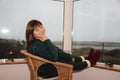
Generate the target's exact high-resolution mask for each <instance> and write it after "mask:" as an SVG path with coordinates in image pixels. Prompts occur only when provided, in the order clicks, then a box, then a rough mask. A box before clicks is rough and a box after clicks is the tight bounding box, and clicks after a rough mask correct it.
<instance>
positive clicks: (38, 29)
mask: <svg viewBox="0 0 120 80" xmlns="http://www.w3.org/2000/svg"><path fill="white" fill-rule="evenodd" d="M33 36H34V38H36V39H41V38H42V37H43V36H45V28H44V26H42V25H38V26H35V28H34V31H33Z"/></svg>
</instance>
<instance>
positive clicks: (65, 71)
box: [20, 50, 73, 80]
mask: <svg viewBox="0 0 120 80" xmlns="http://www.w3.org/2000/svg"><path fill="white" fill-rule="evenodd" d="M20 52H21V53H22V54H24V55H25V56H26V60H27V64H28V67H29V70H30V79H31V80H41V79H40V78H38V75H37V70H38V68H39V67H40V66H41V65H42V64H45V63H49V64H52V65H54V67H55V68H56V69H57V72H58V77H57V79H55V80H72V73H73V66H72V65H69V64H65V63H61V62H52V61H49V60H46V59H44V58H41V57H38V56H35V55H32V54H30V53H29V52H27V51H26V50H21V51H20ZM49 80H50V79H49Z"/></svg>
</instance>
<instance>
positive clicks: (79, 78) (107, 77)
mask: <svg viewBox="0 0 120 80" xmlns="http://www.w3.org/2000/svg"><path fill="white" fill-rule="evenodd" d="M73 79H74V80H120V72H115V71H110V70H105V69H99V68H93V67H91V68H88V69H85V70H83V71H81V72H78V73H74V74H73Z"/></svg>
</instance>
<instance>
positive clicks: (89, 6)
mask: <svg viewBox="0 0 120 80" xmlns="http://www.w3.org/2000/svg"><path fill="white" fill-rule="evenodd" d="M113 3H114V4H113ZM111 4H113V5H111ZM119 8H120V6H119V4H118V0H114V1H113V0H109V2H108V1H94V0H93V1H90V0H83V1H79V2H77V3H75V5H74V20H73V47H72V53H73V54H74V55H85V56H86V55H87V53H88V52H89V49H90V48H94V49H100V50H101V52H102V53H103V54H102V56H101V58H100V60H99V61H101V62H105V63H107V62H110V63H113V64H118V65H120V59H119V58H120V40H119V39H120V36H118V34H119V26H120V23H119V20H120V14H119V13H120V11H119ZM118 57H119V58H118Z"/></svg>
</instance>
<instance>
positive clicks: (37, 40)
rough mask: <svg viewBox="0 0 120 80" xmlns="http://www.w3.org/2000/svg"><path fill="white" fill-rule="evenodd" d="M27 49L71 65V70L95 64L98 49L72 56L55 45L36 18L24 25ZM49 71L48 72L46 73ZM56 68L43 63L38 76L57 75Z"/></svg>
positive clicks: (98, 55) (46, 57)
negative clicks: (83, 54) (86, 54)
mask: <svg viewBox="0 0 120 80" xmlns="http://www.w3.org/2000/svg"><path fill="white" fill-rule="evenodd" d="M26 43H27V51H28V52H30V53H32V54H33V55H36V56H39V57H42V58H45V59H48V60H51V61H57V62H63V63H66V64H71V65H73V70H81V69H85V68H87V67H90V66H93V65H95V64H96V62H97V60H98V59H99V57H100V51H99V50H97V51H96V52H94V50H93V49H91V50H90V53H89V54H88V57H83V56H80V57H78V56H74V55H71V54H69V53H66V52H64V51H63V50H62V49H60V48H58V47H56V46H55V45H54V44H53V43H52V42H51V41H50V39H49V38H48V37H47V36H46V34H45V27H44V26H43V25H42V23H41V22H40V21H38V20H31V21H29V22H28V24H27V27H26ZM46 73H47V74H46ZM48 73H49V74H48ZM57 75H58V74H57V71H56V69H55V68H54V67H53V66H52V65H50V64H44V65H43V66H41V67H40V68H39V69H38V76H41V77H44V78H48V77H54V76H57Z"/></svg>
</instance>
